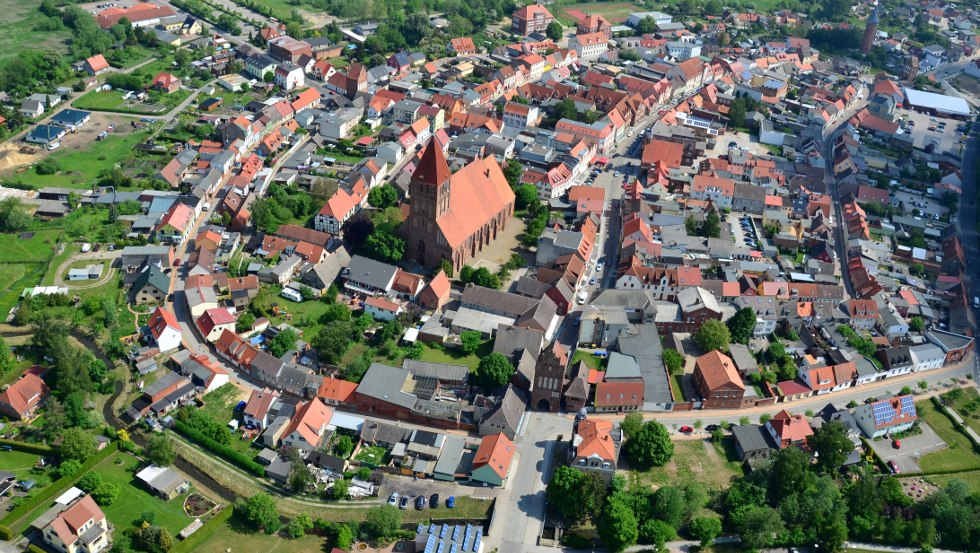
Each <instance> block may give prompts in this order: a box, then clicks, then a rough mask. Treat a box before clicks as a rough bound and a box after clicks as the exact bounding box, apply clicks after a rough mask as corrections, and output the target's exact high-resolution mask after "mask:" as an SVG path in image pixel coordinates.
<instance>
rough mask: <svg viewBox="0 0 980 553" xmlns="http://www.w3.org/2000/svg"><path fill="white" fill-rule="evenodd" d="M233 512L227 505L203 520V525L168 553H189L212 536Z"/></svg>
mask: <svg viewBox="0 0 980 553" xmlns="http://www.w3.org/2000/svg"><path fill="white" fill-rule="evenodd" d="M233 514H235V508H234V506H232V505H228V506H227V507H225V508H224V509H222V510H221V512H220V513H218V514H216V515H214V516H213V517H211V520H209V521H207V522H205V523H204V525H203V526H201V527H200V528H198V529H197V532H194V533H193V534H191V535H190V536H188V537H187V539H186V540H184V541H181V542H177V543H176V544H175V545H174V547H173V549H171V550H170V553H189V552H190V551H194V550H195V549H197V547H198V546H200V545H201V544H202V543H204V542H205V541H206V540H208V539H209V538H210V537H211V536H213V535H214V533H215V532H216V531H217V530H218V527H219V526H221V525H222V524H224V523H226V522H228V519H230V518H231V515H233Z"/></svg>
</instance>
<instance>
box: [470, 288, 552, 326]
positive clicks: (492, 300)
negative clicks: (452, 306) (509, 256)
mask: <svg viewBox="0 0 980 553" xmlns="http://www.w3.org/2000/svg"><path fill="white" fill-rule="evenodd" d="M537 301H538V300H536V299H534V298H526V297H524V296H518V295H517V294H511V293H509V292H502V291H500V290H494V289H493V288H484V287H483V286H477V285H475V284H467V285H466V288H464V289H463V297H462V305H463V306H465V307H469V308H471V309H480V310H487V311H489V312H491V313H502V314H506V315H508V316H511V317H514V318H517V317H520V316H521V315H523V314H524V313H525V312H527V310H528V309H530V308H532V307H534V304H535V303H537Z"/></svg>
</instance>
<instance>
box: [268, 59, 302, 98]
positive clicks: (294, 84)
mask: <svg viewBox="0 0 980 553" xmlns="http://www.w3.org/2000/svg"><path fill="white" fill-rule="evenodd" d="M274 77H275V80H274V82H275V83H276V86H278V87H279V88H281V89H283V90H285V91H287V92H288V91H290V90H296V89H297V88H302V87H304V86H306V77H305V76H304V74H303V68H302V67H300V66H298V65H293V64H289V65H277V66H276V71H275V74H274Z"/></svg>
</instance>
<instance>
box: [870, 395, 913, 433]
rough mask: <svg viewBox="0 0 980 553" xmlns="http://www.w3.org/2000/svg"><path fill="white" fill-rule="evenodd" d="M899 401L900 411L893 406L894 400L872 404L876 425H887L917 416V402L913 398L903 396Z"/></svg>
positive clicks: (872, 413)
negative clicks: (899, 419)
mask: <svg viewBox="0 0 980 553" xmlns="http://www.w3.org/2000/svg"><path fill="white" fill-rule="evenodd" d="M898 401H899V403H898V409H896V408H895V407H893V406H892V400H888V401H879V402H877V403H872V404H871V415H872V417H874V421H875V424H876V425H879V426H881V425H887V424H891V423H892V422H894V421H895V419H898V418H904V417H909V416H911V417H914V416H915V415H916V412H915V402H914V401H913V400H912V396H902V397H900V398H898Z"/></svg>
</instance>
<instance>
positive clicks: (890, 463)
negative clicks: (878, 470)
mask: <svg viewBox="0 0 980 553" xmlns="http://www.w3.org/2000/svg"><path fill="white" fill-rule="evenodd" d="M888 468H890V469H892V474H898V473H900V472H902V471H900V470H898V465H896V464H895V461H888Z"/></svg>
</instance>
